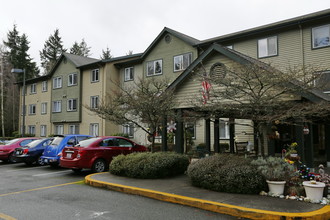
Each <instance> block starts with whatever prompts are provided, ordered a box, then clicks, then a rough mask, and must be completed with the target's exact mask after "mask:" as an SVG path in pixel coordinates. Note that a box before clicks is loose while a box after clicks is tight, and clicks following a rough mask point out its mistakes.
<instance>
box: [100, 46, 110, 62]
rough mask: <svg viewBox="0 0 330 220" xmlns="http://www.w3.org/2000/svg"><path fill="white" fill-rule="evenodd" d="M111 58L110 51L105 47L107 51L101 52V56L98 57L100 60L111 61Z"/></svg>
mask: <svg viewBox="0 0 330 220" xmlns="http://www.w3.org/2000/svg"><path fill="white" fill-rule="evenodd" d="M112 57H113V56H112V55H111V50H110V49H109V47H107V49H106V50H105V51H104V50H102V55H101V57H100V59H102V60H106V59H111V58H112Z"/></svg>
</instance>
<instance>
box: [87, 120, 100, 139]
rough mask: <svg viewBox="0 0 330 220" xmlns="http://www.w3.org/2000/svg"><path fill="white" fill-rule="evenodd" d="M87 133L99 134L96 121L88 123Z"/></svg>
mask: <svg viewBox="0 0 330 220" xmlns="http://www.w3.org/2000/svg"><path fill="white" fill-rule="evenodd" d="M89 134H90V135H92V136H99V124H96V123H92V124H90V127H89Z"/></svg>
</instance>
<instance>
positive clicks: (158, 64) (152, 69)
mask: <svg viewBox="0 0 330 220" xmlns="http://www.w3.org/2000/svg"><path fill="white" fill-rule="evenodd" d="M162 69H163V67H162V60H155V61H149V62H147V76H153V75H161V74H162V73H163V70H162Z"/></svg>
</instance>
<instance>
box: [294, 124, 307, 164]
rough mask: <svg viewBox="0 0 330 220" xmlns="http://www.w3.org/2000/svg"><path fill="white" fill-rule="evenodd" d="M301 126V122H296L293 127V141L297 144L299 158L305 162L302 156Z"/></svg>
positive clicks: (302, 138) (302, 137)
mask: <svg viewBox="0 0 330 220" xmlns="http://www.w3.org/2000/svg"><path fill="white" fill-rule="evenodd" d="M303 128H304V127H303V125H302V122H300V121H296V125H295V126H294V137H295V139H296V140H295V141H296V142H297V144H298V147H297V153H298V155H299V156H300V158H301V160H302V162H305V155H304V136H303Z"/></svg>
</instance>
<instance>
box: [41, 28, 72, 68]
mask: <svg viewBox="0 0 330 220" xmlns="http://www.w3.org/2000/svg"><path fill="white" fill-rule="evenodd" d="M65 51H66V49H64V47H63V43H62V39H61V37H60V36H59V30H58V29H56V30H55V31H54V35H50V36H49V38H48V40H46V42H45V44H44V49H43V50H42V51H40V59H41V66H42V67H43V68H44V70H45V72H48V71H50V70H51V68H52V67H53V66H54V65H55V63H56V61H57V60H58V58H59V57H60V56H61V54H62V53H63V52H65Z"/></svg>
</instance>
